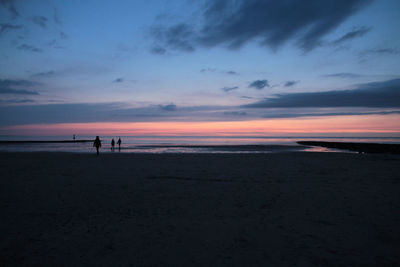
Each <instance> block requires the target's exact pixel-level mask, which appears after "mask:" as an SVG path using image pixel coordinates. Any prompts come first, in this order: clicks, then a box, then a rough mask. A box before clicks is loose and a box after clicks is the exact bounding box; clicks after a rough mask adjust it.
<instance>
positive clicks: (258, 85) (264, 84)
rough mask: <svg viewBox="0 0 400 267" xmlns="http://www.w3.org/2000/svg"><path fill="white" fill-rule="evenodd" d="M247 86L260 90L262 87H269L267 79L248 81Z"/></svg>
mask: <svg viewBox="0 0 400 267" xmlns="http://www.w3.org/2000/svg"><path fill="white" fill-rule="evenodd" d="M249 87H252V88H256V89H258V90H261V89H264V87H269V83H268V80H256V81H254V82H252V83H250V84H249Z"/></svg>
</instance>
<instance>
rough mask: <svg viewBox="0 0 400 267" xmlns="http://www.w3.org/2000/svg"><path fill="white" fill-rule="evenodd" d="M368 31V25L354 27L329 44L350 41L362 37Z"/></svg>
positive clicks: (369, 29)
mask: <svg viewBox="0 0 400 267" xmlns="http://www.w3.org/2000/svg"><path fill="white" fill-rule="evenodd" d="M370 31H371V28H370V27H360V28H358V29H354V30H352V31H350V32H348V33H346V34H344V35H343V36H342V37H340V38H338V39H336V40H334V41H332V43H331V44H333V45H340V44H342V43H345V42H347V41H350V40H352V39H355V38H359V37H362V36H364V35H366V34H367V33H368V32H370Z"/></svg>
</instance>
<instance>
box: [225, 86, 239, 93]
mask: <svg viewBox="0 0 400 267" xmlns="http://www.w3.org/2000/svg"><path fill="white" fill-rule="evenodd" d="M237 89H239V87H238V86H233V87H223V88H221V90H222V91H224V92H230V91H233V90H237Z"/></svg>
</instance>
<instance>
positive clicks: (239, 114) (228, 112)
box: [224, 111, 247, 116]
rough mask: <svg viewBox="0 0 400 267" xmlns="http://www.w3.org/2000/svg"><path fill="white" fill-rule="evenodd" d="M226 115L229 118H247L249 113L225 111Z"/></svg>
mask: <svg viewBox="0 0 400 267" xmlns="http://www.w3.org/2000/svg"><path fill="white" fill-rule="evenodd" d="M224 115H228V116H246V115H247V112H246V111H225V112H224Z"/></svg>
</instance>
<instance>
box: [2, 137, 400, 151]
mask: <svg viewBox="0 0 400 267" xmlns="http://www.w3.org/2000/svg"><path fill="white" fill-rule="evenodd" d="M112 138H114V140H115V141H117V140H118V136H102V137H101V141H102V147H101V149H100V152H101V153H274V152H299V151H306V152H338V151H340V150H337V149H328V148H322V147H307V146H302V145H298V144H297V143H296V142H297V141H301V140H303V141H327V142H366V143H386V144H390V143H392V144H393V143H395V144H400V137H277V136H234V137H232V136H229V137H220V136H201V137H198V136H121V140H122V146H121V149H120V150H119V149H118V146H117V145H116V148H115V150H111V139H112ZM32 140H35V141H60V140H72V137H71V136H0V141H32ZM76 140H94V136H76ZM0 151H10V152H24V151H25V152H41V151H42V152H77V153H95V148H94V147H93V142H87V143H18V144H16V143H1V142H0ZM340 152H346V151H340Z"/></svg>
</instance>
